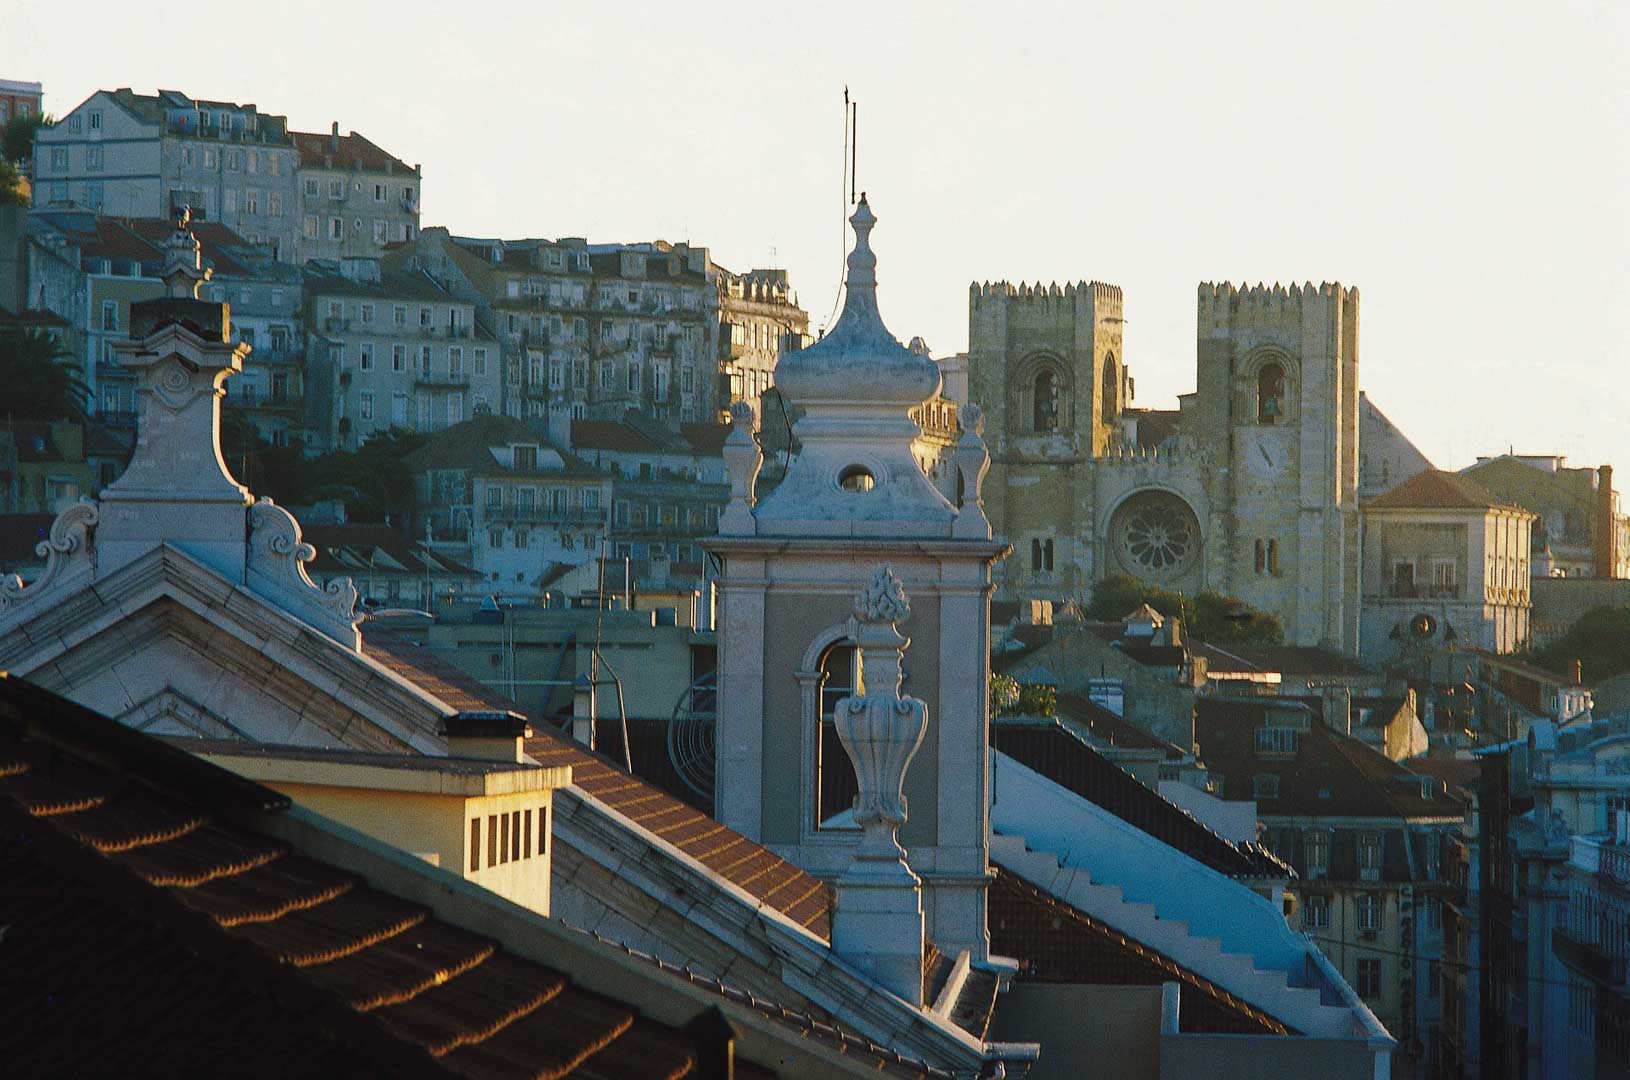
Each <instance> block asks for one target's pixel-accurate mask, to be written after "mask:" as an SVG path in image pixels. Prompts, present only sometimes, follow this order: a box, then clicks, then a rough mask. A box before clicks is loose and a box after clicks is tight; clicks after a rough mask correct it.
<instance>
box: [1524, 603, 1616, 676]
mask: <svg viewBox="0 0 1630 1080" xmlns="http://www.w3.org/2000/svg"><path fill="white" fill-rule="evenodd" d="M1533 660H1534V662H1535V663H1536V664H1538V665H1539V666H1541V667H1543V668H1548V669H1549V670H1551V671H1554V672H1556V673H1557V674H1558V675H1564V676H1569V677H1571V676H1572V675H1573V664H1574V661H1575V660H1577V661H1578V662H1579V669H1580V678H1581V679H1583V680H1584V682H1585V683H1586V684H1588V685H1593V684H1595V683H1599V682H1601V681H1602V680H1603V679H1610V678H1612V677H1613V676H1615V675H1623V674H1624V673H1625V672H1627V671H1630V608H1609V607H1600V608H1593V609H1592V610H1590V611H1587V612H1585V613H1584V614H1583V615H1581V616H1580V617H1579V621H1578V622H1576V623H1574V624H1573V625H1572V626H1570V627H1569V628H1568V632H1567V633H1566V634H1563V635H1562V636H1561V637H1559V638H1557V639H1556V640H1555V641H1553V642H1551V643H1550V644H1549V645H1546V646H1545V647H1544V648H1541V649H1536V650H1535V651H1534V654H1533Z"/></svg>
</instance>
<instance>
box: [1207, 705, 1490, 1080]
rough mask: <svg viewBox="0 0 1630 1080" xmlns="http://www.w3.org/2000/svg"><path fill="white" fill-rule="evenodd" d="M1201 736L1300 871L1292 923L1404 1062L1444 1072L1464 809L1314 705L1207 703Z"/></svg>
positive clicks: (1224, 778) (1227, 787) (1271, 840)
mask: <svg viewBox="0 0 1630 1080" xmlns="http://www.w3.org/2000/svg"><path fill="white" fill-rule="evenodd" d="M1195 733H1196V738H1197V742H1198V744H1199V750H1200V757H1201V759H1202V760H1203V761H1204V762H1205V764H1206V765H1207V767H1208V768H1209V769H1210V770H1211V772H1212V775H1213V777H1215V778H1217V781H1218V783H1219V790H1218V794H1219V795H1220V796H1221V797H1223V798H1225V799H1230V800H1246V799H1248V800H1253V801H1254V802H1255V804H1256V811H1257V817H1258V820H1259V821H1260V822H1261V824H1262V829H1263V836H1264V839H1265V840H1266V841H1267V843H1268V844H1269V846H1270V847H1271V848H1272V849H1273V851H1274V853H1275V854H1276V855H1278V856H1279V857H1280V858H1281V859H1283V860H1284V861H1285V862H1286V863H1287V864H1289V865H1290V866H1293V867H1294V868H1295V870H1296V875H1297V879H1298V880H1297V881H1295V882H1294V888H1295V891H1296V894H1297V895H1296V909H1295V911H1296V913H1295V914H1294V915H1293V916H1291V918H1292V920H1293V922H1292V924H1293V925H1296V926H1299V927H1300V929H1301V930H1302V931H1303V932H1304V933H1306V934H1308V935H1310V936H1311V937H1312V938H1313V939H1314V940H1315V941H1316V942H1318V945H1319V947H1320V948H1321V949H1322V950H1323V951H1324V953H1325V955H1326V956H1328V957H1329V958H1330V961H1331V962H1332V963H1333V964H1335V965H1336V967H1337V968H1338V969H1339V970H1340V971H1341V972H1342V974H1343V975H1344V976H1345V977H1346V979H1347V981H1348V982H1349V983H1350V984H1351V985H1352V986H1353V987H1354V988H1355V989H1356V990H1357V991H1358V994H1359V996H1360V997H1362V998H1363V999H1364V1001H1365V1002H1366V1004H1368V1005H1369V1007H1370V1008H1371V1009H1372V1010H1374V1012H1375V1015H1376V1016H1377V1017H1379V1018H1380V1020H1381V1022H1382V1023H1383V1024H1385V1025H1386V1028H1387V1030H1388V1031H1390V1032H1392V1034H1393V1035H1394V1036H1395V1037H1396V1038H1397V1039H1398V1040H1399V1056H1400V1057H1401V1058H1407V1059H1409V1060H1410V1061H1411V1062H1412V1063H1414V1064H1416V1065H1418V1066H1420V1067H1422V1068H1424V1069H1427V1070H1431V1069H1433V1068H1435V1062H1436V1060H1437V1056H1438V1050H1439V1028H1440V1026H1441V1024H1442V1016H1443V1008H1442V989H1441V988H1442V966H1441V961H1442V957H1443V916H1444V901H1445V900H1446V899H1447V898H1448V896H1449V895H1450V892H1451V887H1450V886H1451V883H1450V879H1449V876H1448V873H1447V871H1446V869H1445V865H1444V850H1445V848H1444V845H1445V842H1446V838H1447V837H1448V836H1449V835H1450V834H1451V833H1453V832H1455V831H1457V830H1458V829H1459V828H1460V827H1461V825H1462V823H1463V822H1464V820H1465V813H1466V807H1465V803H1464V801H1463V800H1462V799H1461V798H1460V797H1459V796H1458V795H1456V794H1454V793H1451V792H1449V791H1448V790H1446V788H1445V786H1444V784H1443V783H1442V782H1441V781H1439V780H1437V779H1435V778H1433V777H1430V776H1423V775H1420V774H1417V773H1414V772H1411V771H1410V770H1409V769H1408V767H1407V763H1398V762H1394V761H1391V760H1389V759H1388V758H1387V757H1385V756H1384V755H1383V754H1381V753H1380V752H1378V751H1377V750H1375V749H1372V748H1371V747H1369V746H1367V745H1365V744H1363V743H1362V742H1360V741H1358V740H1356V739H1353V738H1350V737H1348V736H1345V735H1342V734H1338V733H1337V732H1335V731H1333V730H1331V729H1330V727H1329V726H1328V725H1327V724H1326V723H1325V721H1324V718H1323V717H1322V716H1320V715H1319V714H1318V711H1317V710H1314V709H1310V708H1309V706H1308V704H1307V703H1305V702H1299V701H1296V700H1292V699H1273V698H1269V699H1261V698H1220V697H1212V698H1204V699H1202V700H1201V701H1200V702H1199V704H1198V708H1197V710H1196V719H1195ZM1399 1064H1400V1065H1402V1064H1403V1063H1402V1062H1400V1063H1399Z"/></svg>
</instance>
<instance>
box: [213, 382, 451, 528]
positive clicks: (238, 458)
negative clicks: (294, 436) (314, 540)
mask: <svg viewBox="0 0 1630 1080" xmlns="http://www.w3.org/2000/svg"><path fill="white" fill-rule="evenodd" d="M426 438H427V437H426V436H424V435H420V434H419V433H417V432H413V431H407V430H405V429H402V428H393V429H391V430H390V431H382V432H378V433H376V434H374V435H373V436H371V437H370V438H369V439H368V441H367V442H365V443H363V444H362V446H361V447H359V448H358V449H356V450H354V451H351V450H342V451H338V452H336V453H332V454H323V455H321V456H319V457H314V458H308V457H306V456H305V448H304V447H302V446H301V445H299V444H298V443H295V444H292V445H290V446H273V445H271V444H270V443H267V442H265V441H264V440H262V439H260V438H258V437H257V435H256V434H255V429H254V426H253V425H252V424H250V423H249V421H248V419H247V418H245V417H244V416H243V415H242V414H241V413H239V412H237V411H236V410H234V409H226V410H223V412H222V416H221V456H222V457H223V458H224V459H225V461H226V464H227V467H228V468H230V469H231V470H232V473H233V475H235V476H236V477H237V478H238V479H239V480H240V481H241V482H242V483H244V484H245V485H246V486H248V488H249V490H251V491H253V492H254V493H255V494H256V495H269V496H271V497H272V498H273V499H275V500H276V501H277V502H279V503H281V504H283V505H286V506H287V505H296V506H298V505H303V504H309V503H313V502H317V501H319V500H323V499H338V500H340V501H341V502H343V503H344V504H345V509H346V517H347V519H348V520H351V521H355V522H359V523H372V524H378V523H381V522H389V521H391V520H393V519H394V520H397V521H404V520H406V518H407V516H408V514H409V513H410V512H411V511H412V509H413V475H412V473H410V472H409V471H408V467H407V465H405V464H404V463H403V460H402V459H403V458H405V457H407V455H408V454H410V453H412V452H413V451H414V450H417V449H418V448H419V447H421V446H423V445H424V444H425V441H426Z"/></svg>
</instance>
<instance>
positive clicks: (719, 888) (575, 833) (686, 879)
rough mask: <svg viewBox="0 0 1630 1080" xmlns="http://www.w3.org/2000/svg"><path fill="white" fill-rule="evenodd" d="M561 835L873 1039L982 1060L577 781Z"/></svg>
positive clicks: (560, 820)
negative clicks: (677, 905)
mask: <svg viewBox="0 0 1630 1080" xmlns="http://www.w3.org/2000/svg"><path fill="white" fill-rule="evenodd" d="M555 829H556V830H557V832H556V835H557V837H558V839H559V840H560V841H561V842H563V843H566V844H568V845H570V846H571V847H572V848H573V849H575V850H576V851H577V852H578V853H579V854H581V855H582V856H583V857H585V858H589V859H592V860H593V861H594V862H596V863H599V864H600V865H602V866H605V867H606V868H608V869H609V870H610V871H611V872H613V873H615V874H616V875H617V876H618V877H619V878H621V879H622V880H623V881H625V882H628V883H632V884H634V885H636V886H637V887H638V888H639V889H640V891H641V892H643V893H645V894H646V895H647V896H650V897H651V898H652V899H654V900H655V901H656V902H657V903H660V904H662V905H663V906H672V905H673V903H674V898H675V896H676V894H678V895H680V896H683V897H686V898H688V899H689V900H691V901H694V902H692V903H689V904H687V908H686V910H685V912H684V916H685V918H686V919H687V920H689V921H690V922H692V923H695V924H698V925H703V926H706V927H707V929H708V930H709V931H710V932H711V933H713V934H716V935H718V936H719V937H720V938H721V940H722V941H723V942H724V943H725V944H726V945H727V946H729V947H732V948H735V949H737V950H738V951H740V952H741V953H743V954H745V955H749V956H752V955H760V954H764V953H766V952H768V953H769V954H770V955H772V956H773V957H775V959H776V960H777V961H779V972H778V974H779V976H780V978H782V979H783V980H784V981H785V982H786V984H787V985H788V986H790V987H792V988H793V989H794V990H796V991H797V992H799V993H800V994H802V995H804V996H805V997H806V998H808V999H809V1000H810V1001H813V1002H815V1003H817V1004H818V1005H820V1007H821V1008H822V1009H824V1010H826V1011H827V1012H829V1013H831V1014H832V1016H833V1017H834V1019H836V1020H837V1021H838V1022H840V1023H841V1024H843V1025H844V1026H846V1027H852V1028H854V1029H855V1030H856V1031H859V1032H861V1033H862V1034H864V1035H866V1036H867V1037H868V1038H871V1039H874V1040H876V1041H878V1042H880V1043H882V1044H884V1045H887V1046H893V1047H896V1048H899V1049H901V1050H902V1051H906V1052H909V1053H913V1054H917V1055H920V1056H921V1057H923V1058H924V1060H927V1061H929V1062H932V1063H934V1064H936V1065H940V1066H941V1067H943V1068H949V1069H952V1070H955V1071H958V1072H961V1071H969V1072H977V1071H978V1070H979V1069H980V1068H981V1066H982V1064H983V1062H984V1060H985V1048H984V1044H982V1043H981V1042H980V1041H979V1040H977V1039H975V1038H974V1037H973V1036H972V1035H970V1034H968V1033H967V1032H966V1031H964V1030H962V1029H961V1028H959V1027H956V1026H955V1025H954V1024H951V1023H950V1022H949V1021H945V1020H940V1019H938V1018H936V1017H934V1016H932V1015H931V1014H930V1013H928V1012H926V1011H923V1010H919V1009H913V1008H911V1007H910V1006H909V1005H907V1004H906V1003H905V1002H904V1001H901V1000H900V999H899V998H897V997H895V996H894V995H892V994H890V993H888V992H887V991H886V990H884V989H882V988H881V987H879V986H877V985H876V984H874V983H872V982H870V981H869V980H867V979H866V978H865V977H864V976H862V975H861V974H860V973H858V972H857V971H855V970H854V969H853V968H851V967H849V966H848V965H847V964H844V963H843V962H842V961H841V960H840V959H839V958H838V957H837V955H836V954H835V953H834V952H833V951H832V950H831V948H830V947H829V946H828V945H827V943H826V942H825V941H822V940H821V939H820V938H818V937H816V936H815V935H814V934H812V933H810V932H809V931H808V930H807V929H805V928H804V927H802V926H800V925H798V924H797V923H795V922H793V921H792V920H791V919H789V918H787V917H786V916H785V915H783V914H781V913H780V912H779V911H776V910H775V909H774V908H771V907H769V906H768V905H766V904H765V903H764V902H763V901H761V900H758V899H757V898H756V897H754V896H752V895H750V894H749V893H747V892H746V891H745V890H743V889H741V888H740V887H739V886H737V885H735V884H734V883H732V882H729V881H726V880H725V879H723V878H721V877H720V876H719V875H718V874H716V873H714V872H713V871H712V870H709V869H708V868H707V867H706V866H704V865H703V864H702V863H700V862H698V861H697V860H695V859H693V858H691V857H690V856H688V855H686V854H685V853H684V852H682V851H680V850H679V849H678V848H676V847H674V846H673V845H671V844H669V843H667V842H666V841H664V840H663V839H662V838H661V837H659V836H657V835H656V834H655V833H652V832H650V831H648V830H646V829H644V828H642V827H641V826H639V825H636V824H634V823H633V822H631V821H629V820H628V819H626V818H624V817H622V816H621V815H620V814H617V813H616V812H615V811H614V810H612V809H610V808H609V807H607V806H606V805H604V804H603V803H600V802H599V801H598V800H596V799H595V798H594V797H593V796H591V795H589V794H588V793H587V792H585V791H583V790H582V789H581V788H578V787H575V786H573V787H570V788H564V789H562V790H561V791H559V792H557V793H556V796H555Z"/></svg>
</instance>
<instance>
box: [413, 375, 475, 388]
mask: <svg viewBox="0 0 1630 1080" xmlns="http://www.w3.org/2000/svg"><path fill="white" fill-rule="evenodd" d="M413 384H414V385H415V386H444V387H448V388H452V389H461V388H463V387H466V386H469V385H470V377H469V376H468V375H463V374H459V375H454V374H451V373H450V372H446V371H421V372H419V373H418V374H416V375H414V376H413Z"/></svg>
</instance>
